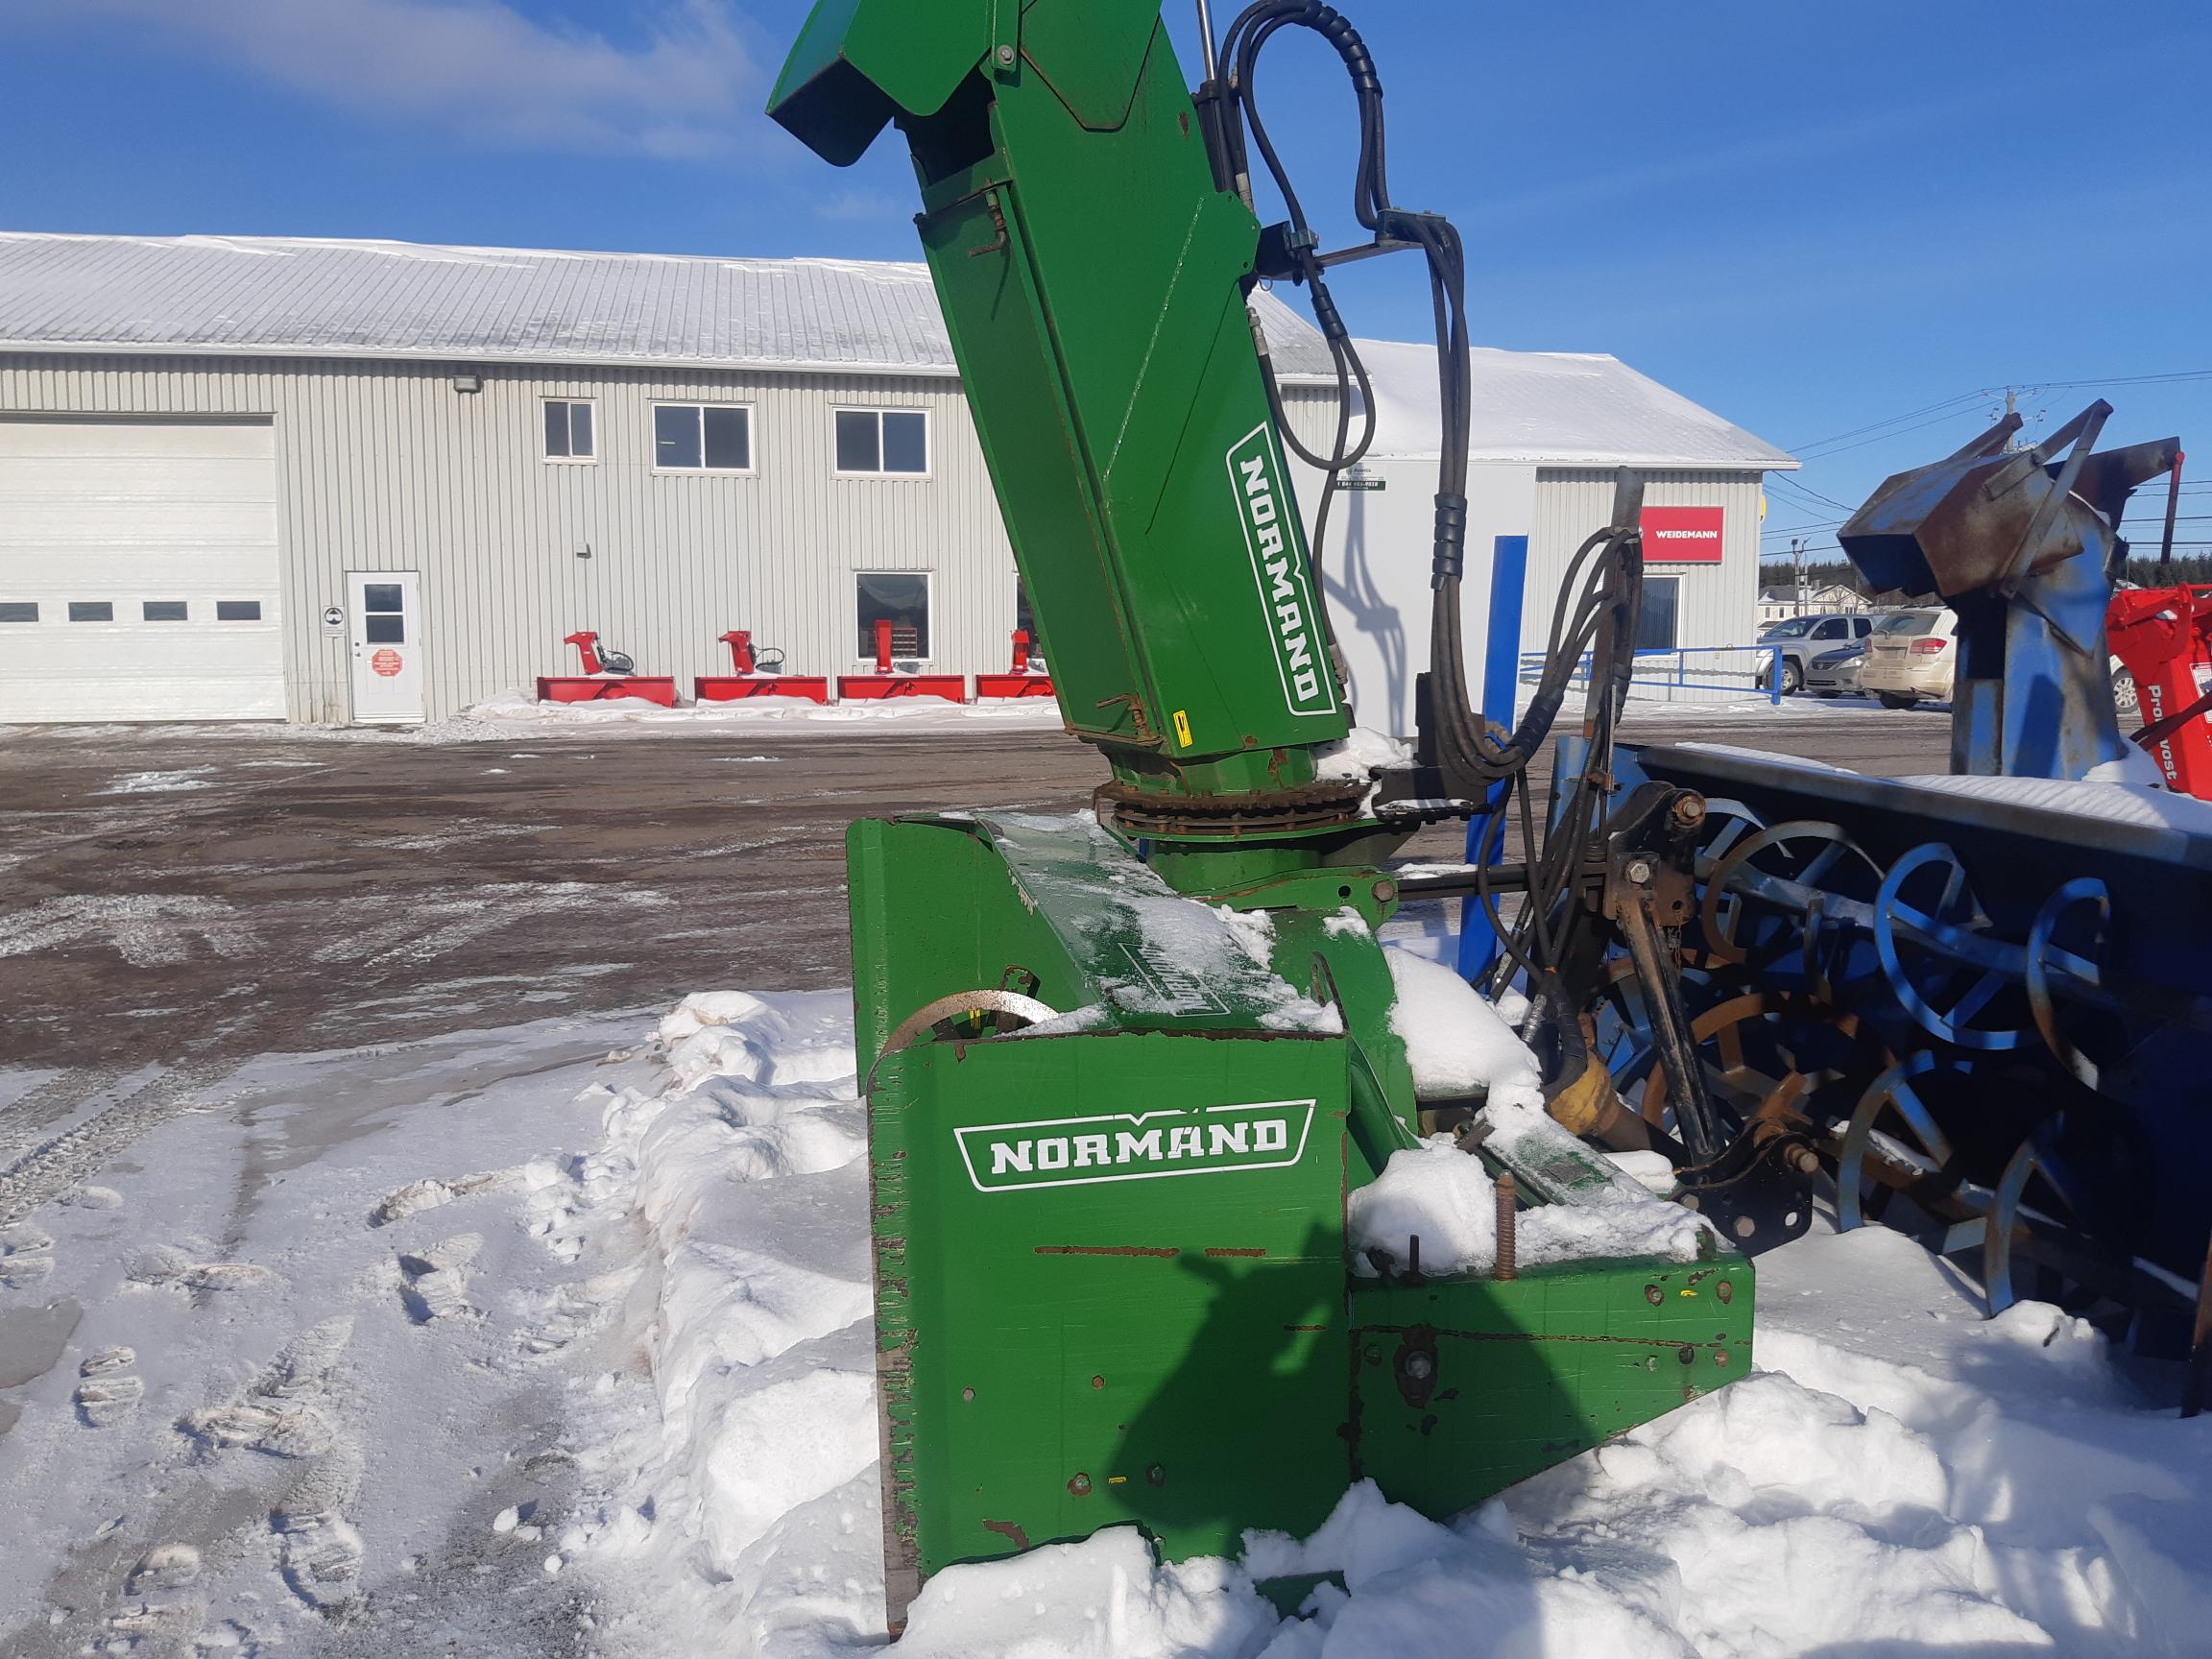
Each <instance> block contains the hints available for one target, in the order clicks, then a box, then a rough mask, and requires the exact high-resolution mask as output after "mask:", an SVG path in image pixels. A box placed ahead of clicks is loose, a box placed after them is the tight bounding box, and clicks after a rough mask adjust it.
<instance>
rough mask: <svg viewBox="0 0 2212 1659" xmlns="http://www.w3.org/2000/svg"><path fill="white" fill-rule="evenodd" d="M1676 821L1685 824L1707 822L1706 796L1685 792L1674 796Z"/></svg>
mask: <svg viewBox="0 0 2212 1659" xmlns="http://www.w3.org/2000/svg"><path fill="white" fill-rule="evenodd" d="M1674 818H1675V822H1677V823H1679V824H1683V825H1690V824H1702V823H1704V822H1705V797H1704V796H1702V795H1695V794H1690V793H1687V792H1685V793H1683V794H1680V795H1677V796H1675V797H1674Z"/></svg>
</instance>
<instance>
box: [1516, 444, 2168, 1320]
mask: <svg viewBox="0 0 2212 1659" xmlns="http://www.w3.org/2000/svg"><path fill="white" fill-rule="evenodd" d="M2110 413H2111V409H2110V406H2109V405H2107V404H2105V403H2103V402H2099V403H2096V404H2093V405H2092V406H2091V407H2090V408H2089V409H2087V410H2085V411H2084V412H2083V413H2082V414H2081V415H2080V416H2079V417H2078V418H2076V419H2075V420H2073V421H2069V422H2068V423H2067V424H2066V425H2064V426H2063V427H2061V428H2060V429H2059V430H2057V431H2056V432H2055V433H2053V434H2052V435H2051V437H2050V438H2049V439H2048V440H2046V441H2045V442H2044V443H2042V444H2039V445H2034V446H2032V447H2025V448H2019V449H2011V448H2008V446H2007V445H2008V441H2009V440H2010V439H2011V437H2012V434H2013V433H2014V432H2015V431H2016V430H2017V428H2018V426H2019V424H2020V422H2019V419H2018V417H2017V416H2008V417H2007V418H2006V419H2005V421H2002V422H2000V423H1999V424H1997V425H1996V426H1994V427H1992V428H1991V429H1990V430H1989V431H1988V432H1986V433H1984V435H1983V436H1981V437H1980V438H1978V439H1976V440H1975V442H1973V443H1972V444H1969V445H1966V447H1964V448H1963V449H1961V450H1960V451H1959V452H1958V453H1957V454H1955V455H1952V456H1949V457H1947V458H1946V459H1944V460H1941V461H1938V462H1936V463H1935V464H1934V465H1932V466H1928V467H1923V468H1919V469H1915V470H1912V471H1908V472H1903V473H1899V474H1898V475H1897V476H1895V477H1893V478H1891V479H1889V480H1888V481H1887V483H1885V484H1884V485H1883V486H1882V487H1881V488H1880V489H1879V490H1878V491H1876V492H1875V493H1874V495H1873V496H1872V498H1871V499H1869V500H1868V501H1867V503H1866V504H1865V505H1864V506H1863V507H1862V508H1861V509H1860V510H1859V511H1858V512H1857V513H1856V514H1854V515H1853V516H1852V517H1851V519H1850V520H1849V522H1847V523H1846V524H1845V525H1844V526H1843V528H1842V530H1841V531H1840V532H1839V538H1838V539H1839V541H1840V542H1841V544H1842V547H1843V550H1844V551H1845V553H1847V554H1848V555H1849V556H1850V558H1851V559H1852V561H1853V563H1854V564H1855V565H1857V566H1858V567H1859V569H1860V571H1861V572H1862V573H1863V575H1864V576H1865V577H1866V578H1867V580H1868V583H1869V584H1870V586H1871V587H1872V588H1873V589H1876V590H1884V589H1901V590H1903V591H1905V592H1908V593H1935V594H1939V595H1940V596H1941V598H1942V600H1943V602H1944V603H1946V604H1948V605H1949V606H1950V607H1951V609H1952V610H1953V611H1954V612H1955V613H1957V617H1958V638H1959V649H1960V658H1959V672H1958V680H1957V688H1956V692H1955V696H1954V699H1953V705H1952V709H1953V711H1952V731H1951V767H1950V776H1948V777H1941V778H1934V779H1920V780H1902V781H1900V780H1890V779H1881V778H1869V777H1862V776H1859V775H1857V774H1854V773H1849V772H1841V771H1837V770H1833V769H1830V768H1825V767H1820V766H1816V765H1810V764H1806V763H1802V762H1796V761H1792V760H1790V759H1787V758H1784V757H1758V756H1752V755H1747V754H1743V753H1741V752H1714V751H1709V750H1700V749H1695V748H1691V747H1677V746H1673V745H1650V746H1646V747H1642V748H1634V749H1623V750H1622V751H1620V752H1619V753H1618V754H1617V757H1616V760H1615V765H1614V768H1613V776H1612V778H1611V779H1610V780H1601V782H1604V783H1610V784H1611V785H1613V786H1614V787H1616V788H1617V789H1618V790H1619V791H1622V792H1624V793H1627V794H1630V795H1632V794H1633V792H1634V791H1635V790H1636V789H1637V788H1638V787H1639V786H1643V785H1647V784H1651V783H1659V784H1665V785H1670V786H1672V787H1675V788H1681V789H1689V790H1694V791H1695V792H1696V793H1697V794H1699V795H1700V796H1702V797H1703V798H1704V800H1705V802H1706V807H1707V810H1706V813H1705V817H1704V820H1703V822H1702V823H1701V824H1700V825H1699V826H1698V828H1697V830H1696V837H1695V843H1696V844H1695V858H1694V871H1695V895H1694V898H1693V900H1692V905H1693V907H1694V910H1695V915H1694V917H1692V918H1690V919H1689V920H1687V921H1686V923H1685V925H1684V926H1682V927H1681V928H1680V930H1679V933H1678V934H1677V935H1675V936H1674V937H1676V938H1678V940H1679V956H1678V962H1679V974H1678V975H1677V976H1676V978H1675V986H1676V988H1677V989H1678V991H1679V996H1678V997H1672V996H1661V997H1653V996H1651V995H1649V994H1648V992H1647V985H1648V984H1649V983H1650V980H1651V976H1650V975H1648V974H1639V973H1638V972H1636V971H1634V965H1633V964H1632V963H1629V962H1627V961H1625V960H1621V959H1618V958H1620V956H1621V953H1620V952H1618V951H1616V952H1614V953H1613V955H1612V957H1603V956H1596V955H1593V956H1590V957H1588V958H1586V959H1584V960H1582V961H1580V962H1571V963H1547V962H1546V961H1544V960H1543V959H1542V940H1541V939H1540V938H1539V937H1538V936H1537V932H1536V928H1535V926H1534V923H1535V922H1536V920H1537V917H1536V916H1535V915H1533V914H1531V915H1527V916H1525V917H1524V919H1523V923H1522V924H1521V925H1520V926H1518V927H1517V928H1516V929H1513V930H1510V932H1511V937H1509V939H1508V945H1509V947H1510V948H1512V949H1516V950H1519V951H1520V952H1522V953H1525V954H1527V955H1529V956H1530V957H1531V958H1532V959H1533V963H1534V967H1535V968H1536V969H1537V970H1539V971H1540V972H1539V974H1538V989H1539V993H1540V992H1541V988H1542V979H1543V972H1555V973H1556V974H1557V975H1558V976H1559V977H1560V978H1562V979H1563V980H1564V981H1565V983H1567V984H1568V985H1571V986H1573V987H1575V989H1577V990H1578V991H1580V992H1582V993H1583V995H1582V996H1581V997H1580V998H1579V999H1578V1000H1576V999H1570V1005H1571V1006H1572V1012H1573V1014H1574V1015H1575V1016H1578V1017H1579V1019H1578V1022H1579V1025H1580V1027H1581V1029H1580V1030H1579V1031H1578V1032H1575V1033H1573V1034H1572V1035H1573V1036H1575V1037H1581V1038H1583V1039H1585V1040H1584V1041H1581V1042H1575V1041H1572V1040H1570V1041H1567V1042H1565V1043H1561V1042H1559V1041H1557V1040H1556V1039H1554V1041H1552V1042H1551V1045H1550V1052H1551V1055H1552V1057H1553V1059H1554V1065H1553V1070H1554V1073H1555V1075H1554V1078H1553V1082H1552V1088H1553V1091H1554V1093H1555V1094H1556V1095H1557V1096H1558V1099H1557V1100H1556V1101H1555V1102H1554V1107H1553V1110H1554V1112H1555V1113H1556V1114H1558V1115H1561V1116H1563V1117H1566V1118H1568V1119H1569V1120H1570V1121H1572V1122H1578V1124H1579V1126H1581V1127H1583V1128H1585V1130H1586V1131H1591V1132H1598V1133H1600V1134H1605V1133H1606V1131H1607V1129H1608V1128H1609V1129H1610V1133H1609V1134H1606V1138H1607V1139H1612V1140H1615V1141H1617V1142H1621V1141H1623V1133H1624V1132H1625V1134H1626V1135H1627V1136H1628V1138H1629V1140H1630V1141H1633V1139H1634V1138H1636V1137H1647V1138H1649V1139H1650V1142H1651V1143H1653V1144H1661V1145H1668V1146H1671V1147H1673V1149H1674V1150H1675V1151H1676V1152H1677V1153H1678V1154H1679V1155H1680V1156H1679V1157H1678V1162H1679V1163H1681V1164H1682V1165H1683V1166H1684V1167H1683V1177H1684V1185H1685V1187H1686V1188H1688V1189H1690V1190H1693V1191H1695V1190H1697V1189H1698V1188H1699V1187H1700V1186H1702V1187H1703V1188H1704V1189H1705V1190H1707V1191H1708V1192H1712V1193H1721V1192H1725V1193H1728V1194H1730V1195H1731V1199H1732V1201H1731V1203H1730V1205H1729V1212H1730V1217H1731V1218H1730V1222H1729V1226H1730V1229H1731V1230H1732V1231H1733V1232H1734V1233H1735V1234H1736V1235H1737V1237H1738V1238H1739V1239H1740V1240H1741V1241H1742V1243H1743V1245H1744V1246H1745V1247H1746V1248H1747V1249H1752V1250H1757V1249H1760V1248H1764V1247H1767V1246H1769V1245H1771V1244H1773V1243H1776V1242H1780V1241H1781V1240H1783V1239H1785V1238H1790V1237H1793V1236H1795V1235H1796V1234H1798V1233H1800V1232H1802V1231H1803V1230H1804V1228H1805V1226H1806V1225H1807V1224H1808V1222H1809V1220H1810V1218H1811V1213H1812V1202H1811V1201H1812V1197H1813V1185H1814V1183H1815V1181H1824V1180H1832V1181H1833V1182H1834V1184H1835V1192H1836V1203H1837V1207H1838V1211H1839V1216H1840V1218H1841V1220H1842V1223H1843V1225H1844V1226H1845V1227H1853V1226H1857V1225H1860V1224H1861V1223H1863V1222H1864V1221H1869V1220H1873V1219H1877V1218H1882V1219H1887V1220H1888V1221H1890V1222H1891V1223H1893V1224H1896V1225H1900V1226H1904V1227H1907V1228H1908V1229H1909V1230H1911V1231H1913V1232H1915V1233H1916V1234H1917V1235H1918V1236H1919V1237H1921V1238H1923V1239H1924V1240H1925V1241H1926V1242H1927V1243H1928V1244H1929V1245H1930V1246H1931V1247H1932V1248H1934V1249H1936V1250H1937V1251H1940V1252H1941V1253H1943V1254H1945V1255H1959V1254H1961V1253H1969V1254H1971V1255H1972V1256H1974V1257H1977V1258H1978V1265H1979V1268H1980V1271H1981V1275H1982V1279H1983V1283H1984V1286H1985V1288H1986V1292H1987V1297H1988V1303H1989V1307H1990V1309H1991V1310H1992V1311H1996V1310H2002V1309H2004V1308H2005V1307H2007V1306H2008V1305H2009V1304H2010V1303H2011V1302H2012V1301H2013V1300H2015V1299H2016V1298H2018V1297H2021V1296H2031V1295H2032V1296H2037V1297H2041V1298H2044V1299H2049V1300H2054V1301H2058V1302H2060V1303H2062V1304H2065V1305H2067V1306H2071V1307H2077V1308H2081V1309H2092V1308H2098V1307H2102V1308H2104V1310H2107V1311H2111V1312H2113V1313H2114V1314H2115V1323H2118V1322H2120V1321H2121V1320H2123V1319H2124V1320H2125V1322H2127V1323H2128V1325H2129V1326H2130V1327H2131V1330H2132V1333H2133V1334H2135V1335H2136V1336H2137V1337H2139V1338H2141V1339H2144V1340H2145V1341H2146V1343H2147V1345H2154V1346H2157V1347H2162V1348H2166V1349H2168V1350H2169V1351H2171V1349H2172V1347H2173V1346H2174V1344H2175V1341H2176V1334H2177V1333H2178V1332H2179V1331H2181V1330H2183V1329H2185V1328H2186V1325H2185V1322H2186V1321H2187V1320H2188V1319H2189V1316H2190V1315H2191V1313H2192V1310H2194V1313H2195V1341H2196V1344H2197V1346H2198V1347H2199V1348H2200V1349H2201V1348H2202V1346H2203V1334H2204V1331H2205V1328H2206V1317H2205V1315H2206V1297H2205V1283H2206V1281H2205V1278H2204V1273H2205V1267H2206V1257H2207V1250H2206V1246H2207V1237H2208V1235H2212V1133H2208V1131H2212V811H2207V809H2206V807H2205V806H2204V805H2203V804H2201V803H2199V802H2196V801H2192V800H2190V799H2188V798H2186V797H2180V796H2173V795H2168V794H2164V793H2162V792H2160V791H2158V790H2156V789H2155V788H2147V787H2132V788H2112V787H2107V786H2105V785H2106V784H2108V783H2109V782H2112V781H2121V780H2129V781H2136V780H2139V781H2142V782H2154V781H2155V780H2154V778H2153V777H2152V770H2151V768H2149V767H2148V765H2146V764H2144V761H2145V760H2146V757H2141V756H2139V755H2138V756H2135V757H2134V758H2133V760H2130V755H2131V752H2132V749H2131V745H2130V744H2129V743H2128V740H2127V739H2126V738H2125V737H2124V736H2123V735H2122V734H2121V732H2120V729H2119V724H2118V720H2117V717H2116V715H2115V712H2114V705H2113V696H2112V687H2111V684H2110V680H2109V676H2108V671H2107V662H2108V659H2107V652H2106V645H2105V635H2104V615H2105V608H2106V605H2107V602H2108V601H2109V599H2110V596H2111V591H2112V583H2113V578H2114V575H2115V574H2116V573H2117V572H2118V571H2119V570H2120V569H2121V568H2122V567H2123V565H2124V563H2125V560H2126V557H2127V543H2126V542H2125V541H2123V540H2122V539H2121V538H2120V536H2119V534H2118V531H2117V526H2118V524H2119V522H2120V519H2121V516H2122V512H2123V509H2124V507H2125V505H2126V502H2127V500H2128V494H2129V493H2130V491H2132V490H2133V489H2134V488H2135V487H2136V486H2138V485H2140V484H2143V483H2145V482H2147V481H2148V480H2150V479H2152V478H2153V477H2156V476H2157V475H2159V474H2160V473H2162V472H2165V471H2166V470H2168V469H2170V468H2171V467H2172V466H2173V465H2174V462H2175V457H2176V449H2177V445H2176V441H2174V440H2165V441H2161V442H2158V443H2152V444H2140V445H2133V446H2131V447H2128V448H2122V449H2113V450H2107V451H2104V452H2098V451H2097V450H2096V448H2095V445H2096V441H2097V437H2098V434H2099V432H2100V430H2101V428H2102V427H2103V425H2104V421H2105V419H2106V417H2107V416H2109V415H2110ZM1561 772H1562V775H1563V776H1566V777H1568V778H1570V779H1571V780H1574V779H1575V774H1576V767H1575V763H1574V757H1573V755H1572V753H1570V754H1569V755H1567V756H1565V757H1563V763H1562V767H1561ZM1582 786H1583V784H1582V782H1581V781H1571V782H1570V783H1568V784H1565V785H1562V786H1561V789H1560V792H1559V793H1560V795H1561V799H1562V800H1571V799H1572V798H1573V796H1574V793H1575V790H1576V789H1577V788H1580V787H1582ZM1562 827H1563V826H1562ZM1554 832H1555V833H1556V828H1555V831H1554ZM1586 891H1587V889H1585V892H1586ZM1559 902H1565V901H1559ZM1585 902H1586V901H1585ZM1534 908H1535V907H1534V906H1532V907H1531V909H1532V910H1533V909H1534ZM1504 966H1505V967H1506V968H1507V969H1510V968H1511V967H1512V966H1513V964H1512V962H1511V960H1510V957H1508V959H1507V961H1506V963H1505V964H1504ZM1551 1023H1552V1025H1553V1026H1554V1027H1556V1026H1558V1025H1560V1024H1562V1023H1565V1022H1564V1021H1562V1020H1560V1019H1558V1018H1556V1017H1555V1018H1554V1019H1553V1021H1552V1022H1551ZM1561 1057H1564V1058H1565V1059H1566V1060H1567V1061H1570V1062H1572V1064H1560V1063H1559V1060H1560V1058H1561ZM1600 1081H1602V1082H1603V1083H1604V1084H1606V1085H1608V1087H1607V1088H1606V1089H1605V1090H1604V1091H1602V1093H1603V1094H1604V1096H1605V1098H1606V1099H1607V1100H1608V1101H1610V1098H1611V1091H1613V1090H1618V1091H1619V1092H1620V1094H1621V1095H1622V1096H1623V1099H1624V1101H1625V1102H1626V1104H1627V1105H1628V1106H1630V1107H1633V1108H1636V1109H1637V1115H1636V1117H1635V1118H1634V1119H1633V1120H1632V1121H1631V1122H1623V1121H1621V1119H1623V1118H1626V1117H1627V1114H1625V1113H1623V1112H1621V1111H1619V1110H1618V1109H1616V1110H1614V1112H1613V1113H1612V1118H1613V1119H1614V1121H1612V1122H1611V1123H1610V1124H1606V1123H1601V1122H1599V1120H1598V1119H1599V1117H1600V1116H1601V1114H1600V1113H1599V1112H1598V1111H1597V1110H1596V1109H1595V1108H1592V1107H1589V1106H1588V1105H1584V1106H1583V1107H1580V1108H1577V1106H1576V1104H1575V1102H1576V1101H1577V1099H1578V1098H1579V1099H1582V1100H1584V1101H1587V1100H1588V1099H1589V1098H1590V1097H1591V1096H1593V1095H1594V1094H1598V1093H1599V1091H1598V1089H1597V1087H1596V1086H1597V1084H1598V1083H1599V1082H1600ZM1697 1118H1705V1119H1707V1121H1706V1122H1705V1124H1704V1130H1705V1137H1704V1138H1705V1140H1706V1142H1708V1143H1709V1145H1711V1146H1717V1147H1718V1150H1714V1151H1710V1152H1709V1155H1707V1156H1705V1157H1702V1158H1700V1157H1696V1156H1693V1155H1692V1153H1691V1149H1686V1148H1685V1147H1683V1146H1682V1144H1681V1142H1683V1141H1684V1140H1686V1139H1687V1137H1686V1136H1684V1135H1683V1133H1682V1132H1683V1130H1684V1128H1685V1127H1686V1126H1689V1125H1690V1124H1692V1123H1693V1121H1694V1120H1695V1119H1697ZM1623 1143H1627V1142H1623Z"/></svg>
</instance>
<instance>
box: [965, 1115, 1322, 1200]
mask: <svg viewBox="0 0 2212 1659" xmlns="http://www.w3.org/2000/svg"><path fill="white" fill-rule="evenodd" d="M1315 1104H1316V1103H1315V1102H1314V1101H1312V1100H1280V1101H1271V1102H1264V1103H1256V1104H1252V1105H1240V1106H1215V1107H1210V1108H1208V1109H1206V1110H1204V1111H1202V1112H1189V1113H1186V1112H1162V1113H1148V1114H1144V1115H1142V1116H1134V1115H1132V1116H1127V1117H1099V1118H1062V1119H1060V1120H1058V1121H1056V1122H1049V1123H1004V1124H997V1125H985V1126H980V1127H973V1128H956V1129H954V1130H953V1132H952V1133H953V1138H954V1140H955V1141H956V1142H958V1144H959V1147H960V1152H961V1156H962V1158H963V1159H964V1160H965V1161H966V1163H967V1166H968V1174H969V1179H970V1180H971V1182H973V1184H974V1186H975V1188H976V1189H977V1190H979V1191H985V1192H998V1191H1006V1190H1013V1189H1016V1188H1027V1187H1065V1186H1082V1185H1087V1184H1089V1183H1092V1182H1097V1181H1140V1180H1145V1179H1149V1178H1152V1177H1155V1176H1160V1175H1205V1174H1224V1173H1231V1172H1234V1171H1237V1170H1239V1169H1270V1168H1284V1167H1286V1166H1290V1165H1293V1164H1296V1163H1297V1162H1298V1161H1299V1160H1300V1159H1301V1158H1302V1157H1304V1156H1305V1149H1306V1139H1307V1136H1308V1133H1309V1132H1310V1129H1311V1127H1312V1123H1313V1116H1314V1108H1315ZM1147 1118H1149V1119H1151V1121H1147V1120H1146V1119H1147Z"/></svg>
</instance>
